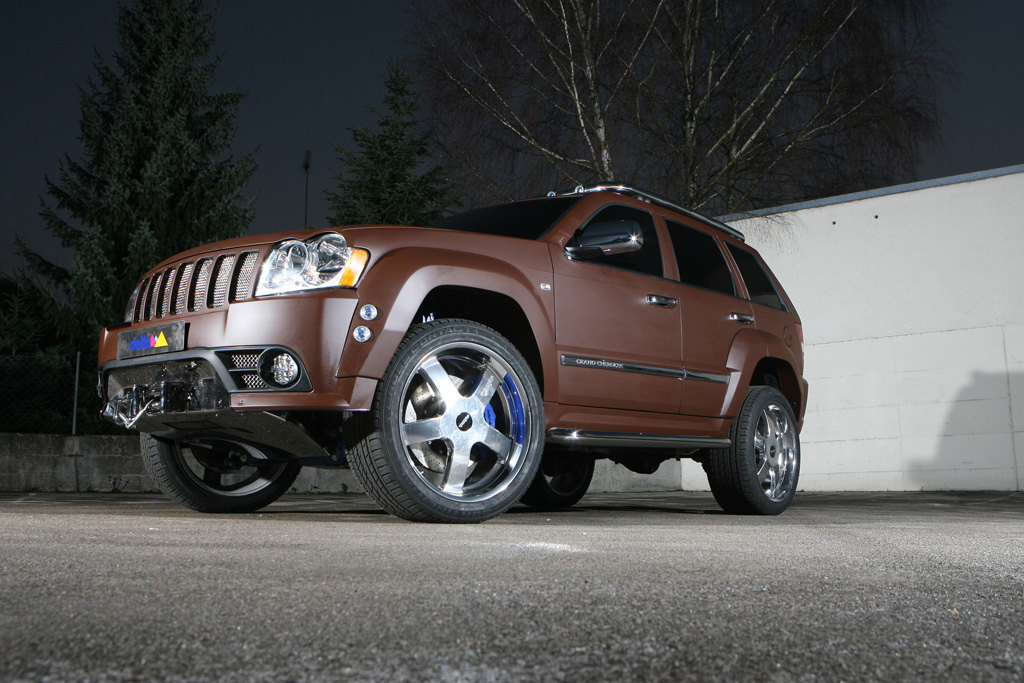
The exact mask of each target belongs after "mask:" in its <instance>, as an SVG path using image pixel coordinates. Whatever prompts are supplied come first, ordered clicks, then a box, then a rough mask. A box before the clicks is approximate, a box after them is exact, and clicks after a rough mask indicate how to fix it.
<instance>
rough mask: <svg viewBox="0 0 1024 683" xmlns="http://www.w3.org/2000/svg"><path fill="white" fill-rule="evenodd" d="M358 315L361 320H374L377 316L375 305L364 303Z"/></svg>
mask: <svg viewBox="0 0 1024 683" xmlns="http://www.w3.org/2000/svg"><path fill="white" fill-rule="evenodd" d="M359 317H360V318H362V319H363V320H374V319H376V317H377V307H376V306H374V305H373V304H366V305H365V306H363V307H362V308H360V309H359Z"/></svg>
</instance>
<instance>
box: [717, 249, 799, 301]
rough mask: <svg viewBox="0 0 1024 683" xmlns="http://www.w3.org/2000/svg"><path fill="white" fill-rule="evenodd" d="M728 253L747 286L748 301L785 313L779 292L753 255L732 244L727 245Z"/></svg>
mask: <svg viewBox="0 0 1024 683" xmlns="http://www.w3.org/2000/svg"><path fill="white" fill-rule="evenodd" d="M729 252H730V253H731V254H732V257H733V258H734V259H735V260H736V266H737V267H738V268H739V269H740V275H742V276H743V282H745V283H746V285H747V292H748V293H749V294H750V300H751V301H753V302H754V303H755V304H761V305H763V306H769V307H771V308H777V309H779V310H780V311H785V310H786V304H784V303H783V302H782V297H780V296H779V292H778V291H777V290H776V289H775V285H774V284H773V283H772V279H771V278H770V277H768V273H766V272H765V270H764V268H762V267H761V264H760V263H758V262H757V259H756V258H754V255H753V254H751V253H750V252H749V251H746V250H744V249H740V248H739V247H737V246H736V245H734V244H730V245H729Z"/></svg>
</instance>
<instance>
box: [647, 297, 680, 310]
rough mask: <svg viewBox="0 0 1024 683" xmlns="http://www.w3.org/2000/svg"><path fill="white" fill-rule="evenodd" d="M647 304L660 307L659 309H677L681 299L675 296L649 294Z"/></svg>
mask: <svg viewBox="0 0 1024 683" xmlns="http://www.w3.org/2000/svg"><path fill="white" fill-rule="evenodd" d="M647 303H649V304H650V305H652V306H658V307H659V308H675V307H676V304H678V303H679V299H677V298H675V297H674V296H662V295H660V294H648V295H647Z"/></svg>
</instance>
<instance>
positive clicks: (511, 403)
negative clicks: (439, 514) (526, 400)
mask: <svg viewBox="0 0 1024 683" xmlns="http://www.w3.org/2000/svg"><path fill="white" fill-rule="evenodd" d="M520 387H521V380H520V379H519V377H518V376H517V375H516V373H515V371H514V370H513V369H512V367H511V366H510V365H509V364H508V363H507V362H505V361H504V360H503V359H502V358H501V357H500V356H498V355H497V354H495V353H494V352H493V351H491V350H489V349H487V348H485V347H483V346H481V345H478V344H471V343H451V344H446V345H444V346H441V347H440V348H438V349H437V350H435V351H432V352H431V353H429V354H427V355H426V356H424V357H423V358H422V359H421V360H420V361H419V362H418V363H417V365H416V367H415V368H414V369H413V371H412V373H411V374H410V376H409V379H408V381H407V382H406V386H405V390H404V392H403V396H404V400H403V410H402V418H403V421H402V424H401V426H400V428H399V431H400V435H401V440H402V444H403V447H404V449H405V457H406V459H407V462H408V464H409V465H410V466H411V468H412V470H413V471H414V472H415V473H416V475H417V476H418V477H419V478H420V479H421V480H422V481H423V482H424V483H425V484H426V485H427V486H428V487H429V488H431V489H433V490H434V491H435V492H437V493H439V494H440V495H442V496H444V497H445V498H448V499H451V500H458V501H466V502H476V501H483V500H487V499H488V498H491V497H493V496H496V495H498V494H500V493H501V492H502V491H504V490H505V489H506V488H507V487H508V486H509V484H510V483H511V482H512V481H513V480H514V479H515V478H516V476H517V475H518V474H519V471H520V469H521V468H522V465H523V462H524V458H523V455H524V452H525V448H524V444H527V443H529V442H530V440H531V436H532V435H531V433H530V431H531V429H532V426H531V425H530V424H529V423H528V422H527V421H526V416H525V407H524V405H523V399H522V397H521V389H520Z"/></svg>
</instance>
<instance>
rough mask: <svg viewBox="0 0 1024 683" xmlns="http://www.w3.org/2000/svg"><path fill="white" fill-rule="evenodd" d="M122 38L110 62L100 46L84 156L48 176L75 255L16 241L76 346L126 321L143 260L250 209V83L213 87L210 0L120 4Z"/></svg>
mask: <svg viewBox="0 0 1024 683" xmlns="http://www.w3.org/2000/svg"><path fill="white" fill-rule="evenodd" d="M117 36H118V44H119V51H118V52H116V53H115V54H114V58H113V62H112V63H111V62H109V61H107V60H105V59H103V58H102V57H101V56H100V55H98V54H97V55H96V60H97V61H96V64H95V67H96V78H95V80H93V79H90V80H89V81H88V83H87V84H86V85H85V87H83V88H82V89H81V108H82V118H81V121H80V130H81V136H80V139H81V141H82V145H83V153H82V158H81V159H80V160H78V161H75V160H72V159H71V158H70V156H68V155H65V157H64V159H63V160H62V162H61V165H60V171H59V174H58V177H57V179H56V180H51V179H50V178H49V177H47V178H46V184H47V194H48V195H49V196H50V202H48V201H47V200H43V199H41V200H40V203H41V205H42V208H41V211H40V215H41V216H42V217H43V219H44V220H45V223H46V228H47V229H48V230H49V231H51V232H52V233H53V234H54V235H56V236H57V237H58V238H59V239H60V241H61V243H62V244H63V246H64V247H65V248H68V249H69V250H70V251H71V253H72V265H71V267H70V268H61V267H59V266H57V265H55V264H53V263H51V262H49V261H47V260H46V259H45V258H43V257H42V256H41V255H39V254H37V253H34V252H32V251H31V250H29V249H28V248H27V247H26V246H25V245H24V244H23V243H19V247H20V249H21V251H22V255H23V257H24V258H25V261H26V263H27V265H28V267H29V270H30V272H31V273H32V274H33V275H34V276H35V277H36V278H37V280H38V281H40V282H44V283H46V284H47V285H48V290H49V293H50V297H51V299H52V302H51V303H52V304H53V306H54V307H55V309H56V311H57V314H58V316H59V320H58V323H59V325H60V327H61V331H62V335H63V336H64V339H65V340H66V342H67V343H68V344H69V345H73V346H74V347H77V348H83V347H88V346H93V345H94V344H95V343H96V335H97V331H98V329H99V328H100V327H101V326H104V325H110V324H113V323H117V322H119V321H121V319H122V315H123V312H124V307H125V304H126V303H127V301H128V298H129V296H130V294H131V291H132V288H133V287H134V286H135V284H136V282H137V281H138V279H139V278H140V277H141V275H142V274H143V272H144V271H145V270H147V269H148V268H151V267H152V266H154V265H155V264H156V263H157V262H159V261H160V260H162V259H164V258H166V257H168V256H170V255H172V254H174V253H177V252H179V251H181V250H183V249H186V248H189V247H193V246H196V245H199V244H203V243H206V242H210V241H214V240H218V239H224V238H228V237H236V236H239V235H241V234H243V233H244V232H245V230H246V229H247V228H248V226H249V223H250V222H251V220H252V216H253V211H254V207H253V202H252V200H246V199H245V197H244V194H243V193H244V190H245V187H246V185H247V184H248V182H249V179H250V178H251V177H252V174H253V172H254V171H255V168H256V166H255V160H254V153H249V154H246V155H244V156H242V157H241V158H239V159H237V160H234V159H232V157H231V143H232V140H233V137H234V132H235V130H234V122H235V118H236V116H237V112H238V108H239V106H240V105H241V103H242V101H243V99H244V98H245V93H243V92H241V91H231V92H224V93H212V92H211V88H212V86H213V84H214V80H215V77H216V70H217V66H218V64H219V62H220V59H219V58H218V57H211V56H210V51H211V49H212V47H213V43H214V34H213V10H212V9H211V8H209V7H207V6H206V4H205V2H204V0H136V2H135V3H134V4H133V5H131V6H129V7H126V6H122V7H121V8H120V11H119V15H118V22H117ZM51 202H52V203H51Z"/></svg>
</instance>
